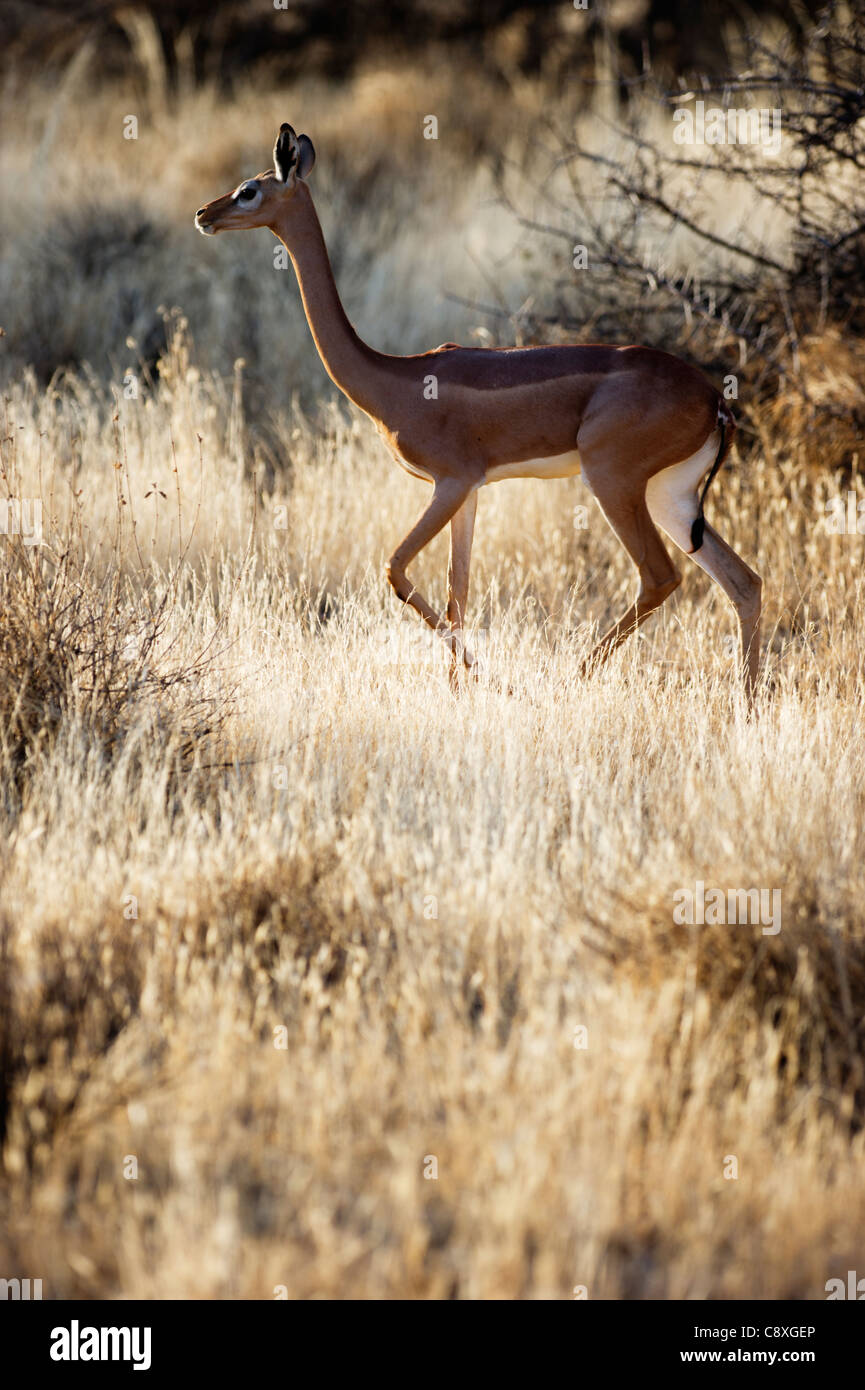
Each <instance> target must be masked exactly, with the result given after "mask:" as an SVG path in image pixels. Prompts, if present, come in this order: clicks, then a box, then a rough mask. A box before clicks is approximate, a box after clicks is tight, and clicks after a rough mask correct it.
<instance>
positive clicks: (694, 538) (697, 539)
mask: <svg viewBox="0 0 865 1390" xmlns="http://www.w3.org/2000/svg"><path fill="white" fill-rule="evenodd" d="M705 529H706V523H705V521H704V520H703V518H702V517H701V516H697V517H695V518H694V520H693V521H692V522H691V554H692V555H693V553H694V551H695V550H699V549H700V546H701V545H702V544H703V532H704V531H705Z"/></svg>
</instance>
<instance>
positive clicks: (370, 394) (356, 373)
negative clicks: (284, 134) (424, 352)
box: [272, 184, 380, 414]
mask: <svg viewBox="0 0 865 1390" xmlns="http://www.w3.org/2000/svg"><path fill="white" fill-rule="evenodd" d="M272 230H273V232H274V233H275V234H276V236H278V237H279V240H280V241H281V242H282V244H283V246H284V247H285V249H286V250H287V251H288V254H289V256H290V257H291V260H292V264H293V265H294V269H295V271H296V272H297V280H298V284H299V285H300V294H301V298H302V300H303V307H304V311H305V313H306V320H307V323H308V324H309V327H310V332H311V333H312V336H313V339H314V340H315V345H316V347H317V348H318V355H319V357H320V358H321V360H322V362H323V364H324V368H325V371H326V372H327V374H328V376H329V377H330V378H331V380H332V381H335V382H336V384H337V386H338V387H339V388H340V390H341V391H344V392H345V394H346V395H347V396H348V397H349V399H350V400H352V401H354V402H355V404H356V405H359V406H360V408H361V409H362V410H366V411H369V412H370V413H373V414H374V413H375V396H376V377H377V371H376V367H377V363H378V360H379V357H380V354H378V353H376V352H374V351H373V349H372V348H370V347H368V346H367V344H366V343H365V342H363V340H362V339H361V338H359V337H358V335H357V333H355V331H354V329H353V328H352V326H351V324H350V323H349V321H348V319H347V317H346V313H345V310H344V309H343V307H342V303H341V302H340V298H339V294H338V292H337V288H336V283H335V281H334V278H333V271H332V270H331V268H330V259H329V257H328V254H327V247H326V246H325V244H324V236H323V235H322V230H321V223H320V222H319V220H318V215H317V213H316V211H315V207H314V206H313V202H312V197H311V195H310V193H309V190H308V189H307V187H306V185H305V184H299V186H298V189H297V193H296V194H295V196H294V198H293V199H292V202H291V207H290V209H287V210H286V212H285V213H284V214H283V217H282V218H281V219H279V220H277V221H276V222H275V223H273V225H272Z"/></svg>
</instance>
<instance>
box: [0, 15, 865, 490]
mask: <svg viewBox="0 0 865 1390" xmlns="http://www.w3.org/2000/svg"><path fill="white" fill-rule="evenodd" d="M278 3H279V6H280V7H277V5H275V4H273V3H270V0H268V2H267V3H265V0H234V2H231V0H229V2H228V3H223V4H216V5H213V4H205V3H203V0H190V3H168V0H146V2H142V3H135V2H134V0H131V2H130V3H126V4H121V5H118V4H111V3H105V2H104V0H90V2H89V3H88V2H87V0H84V3H79V4H68V3H54V2H53V0H48V2H47V3H38V4H37V3H32V2H31V0H17V3H16V0H13V2H12V3H9V4H7V5H5V6H4V8H3V11H2V17H0V51H2V55H3V56H2V69H0V82H2V86H0V116H2V128H3V132H4V140H3V145H2V153H0V187H2V191H3V211H2V214H0V232H2V238H3V258H2V263H0V327H2V328H3V330H4V337H3V338H2V339H0V379H5V380H9V379H10V377H13V376H15V375H17V374H19V373H20V372H21V371H25V370H27V369H32V370H33V371H34V372H35V374H36V378H37V380H38V381H40V382H41V383H47V382H49V381H51V380H52V378H53V377H54V375H55V374H56V373H57V372H64V371H67V370H69V369H74V370H86V371H89V372H90V373H95V374H96V375H97V376H98V377H99V379H101V380H103V381H105V382H107V383H113V384H114V386H115V387H116V386H117V384H118V383H120V382H122V381H123V380H124V379H125V376H126V374H127V373H128V372H130V371H134V372H136V373H137V374H138V375H140V377H141V379H142V381H143V382H144V383H145V384H147V383H150V384H152V382H153V379H154V377H155V375H156V374H158V371H159V365H158V364H159V360H160V356H161V354H162V353H163V352H164V350H165V347H166V342H167V331H166V314H167V313H168V312H169V311H170V310H172V309H178V310H180V311H182V313H183V314H184V315H185V316H186V318H187V320H188V323H189V327H190V332H191V336H192V339H193V341H194V344H195V360H196V361H197V362H199V363H200V364H201V365H203V366H204V367H206V368H208V369H213V370H216V371H219V372H222V373H232V372H235V371H239V372H240V374H241V380H240V385H239V389H240V390H241V392H242V393H243V398H244V403H245V404H247V405H251V406H252V407H254V412H255V416H256V420H257V422H258V423H257V424H256V427H255V429H254V430H253V432H252V438H253V442H254V441H255V439H258V440H259V442H264V441H265V439H266V435H267V428H268V427H267V421H266V415H267V411H268V409H269V408H270V407H272V406H274V407H275V406H278V405H279V404H280V403H282V402H284V401H285V399H286V396H287V393H291V392H296V393H298V399H303V400H305V401H306V402H307V403H310V402H313V401H315V400H317V399H318V398H319V397H320V396H321V394H322V393H324V394H325V395H330V394H331V393H330V384H329V383H328V382H327V379H326V378H325V376H324V374H323V372H322V370H321V368H320V366H319V364H318V361H317V359H316V358H315V356H314V353H313V351H312V348H311V345H310V343H309V339H308V336H307V333H306V328H305V324H304V323H303V321H302V316H301V314H300V310H299V303H298V300H297V298H296V291H295V288H294V285H293V283H291V284H283V283H280V282H279V281H278V280H275V277H274V271H273V265H272V256H271V246H270V245H269V244H268V241H267V239H266V238H265V237H264V236H261V237H258V238H255V239H252V238H246V237H243V238H220V239H219V241H218V243H217V244H216V245H207V246H205V245H204V244H202V243H201V242H200V240H199V239H198V238H197V237H196V235H195V233H194V229H193V227H192V214H193V213H194V210H195V208H196V207H197V206H199V205H200V204H201V203H202V202H204V201H206V200H208V199H210V198H212V197H214V196H216V195H217V194H219V193H222V192H224V191H225V190H226V189H228V188H231V187H233V186H234V185H235V184H236V183H237V182H238V181H239V180H240V179H241V178H242V177H245V176H248V175H251V174H253V173H255V172H257V171H259V170H260V169H262V168H264V167H266V166H267V164H268V162H269V158H270V156H269V150H270V146H271V143H272V139H273V133H274V131H275V129H276V127H277V126H278V124H279V122H280V121H282V120H284V119H290V120H291V121H292V123H293V124H294V125H295V126H297V127H298V129H300V128H303V129H305V130H307V131H308V133H309V134H310V135H311V136H312V138H313V140H314V142H315V144H316V148H317V151H318V166H317V168H316V171H315V173H314V175H313V181H314V191H315V196H316V201H317V204H318V208H319V213H320V216H321V218H322V222H323V224H324V229H325V235H326V238H327V241H328V246H329V250H330V254H331V258H332V262H333V266H334V272H335V275H336V278H337V282H338V285H339V288H340V291H341V293H342V295H343V298H344V301H345V303H346V307H347V310H348V313H349V316H350V317H351V318H352V319H353V321H354V322H355V324H356V325H357V327H358V329H359V331H360V332H361V334H362V335H363V336H364V337H365V338H367V340H368V341H370V342H371V343H373V344H374V345H375V346H377V347H379V348H381V349H383V350H387V351H394V352H411V351H418V350H423V349H425V348H428V347H431V346H434V345H435V344H436V343H438V342H439V341H442V340H445V339H459V340H460V341H464V342H476V343H478V344H490V343H504V344H507V343H513V342H530V341H544V340H551V341H555V340H557V339H558V340H560V339H563V338H564V339H569V340H573V339H577V340H579V339H583V340H592V339H603V340H607V341H613V342H628V341H642V342H648V343H652V344H655V345H659V346H665V347H668V348H670V349H671V350H673V351H678V352H680V353H681V354H682V355H684V356H686V357H689V358H691V359H692V360H694V361H696V362H698V363H699V364H700V365H701V366H703V367H704V368H705V369H706V370H707V371H709V372H711V373H714V374H716V375H727V374H729V373H731V372H732V373H735V374H736V375H737V380H738V381H739V383H740V385H741V396H740V400H741V411H742V414H743V418H744V423H745V431H744V433H743V435H742V436H741V444H742V446H744V445H745V443H746V441H747V439H748V437H749V431H750V437H751V438H752V439H753V440H755V441H756V440H757V439H758V433H759V427H758V423H757V421H756V418H755V419H753V420H751V419H749V415H750V413H751V412H753V411H756V410H759V411H760V412H761V414H762V415H763V416H764V417H765V415H766V413H767V412H768V414H769V415H770V416H771V414H772V412H773V411H776V410H779V409H780V410H781V411H782V412H783V415H784V419H785V421H786V422H787V424H788V425H790V424H792V425H793V426H794V427H795V428H797V429H800V430H808V431H811V432H813V433H814V434H815V437H816V439H817V446H816V447H817V448H819V449H821V450H825V449H827V448H829V449H831V451H832V460H831V461H832V462H834V463H837V464H839V465H840V466H842V467H844V468H847V467H849V466H850V465H851V460H853V457H854V455H855V453H856V444H857V439H858V436H859V434H860V432H861V427H862V424H863V423H865V402H863V391H862V387H861V385H860V383H861V381H862V377H863V373H862V367H863V361H862V354H861V350H860V347H859V342H860V339H861V335H862V332H863V329H865V301H863V296H862V290H861V287H862V285H863V283H865V195H863V190H862V177H861V171H862V168H863V166H865V135H863V129H865V121H863V117H865V30H863V24H862V19H861V15H860V14H859V12H858V10H857V8H856V7H854V6H851V5H850V4H849V3H846V0H830V3H823V4H821V3H818V0H795V3H792V2H790V0H787V2H785V0H756V2H755V3H751V4H748V5H744V4H742V5H730V4H727V3H721V0H706V3H703V4H701V5H699V6H694V5H693V4H690V3H689V2H688V0H608V3H601V0H598V3H592V4H590V5H589V7H588V9H586V10H580V9H577V8H576V7H575V6H574V5H573V4H571V3H564V0H559V3H549V0H474V2H472V0H390V3H379V0H357V2H356V3H351V4H346V5H342V6H339V7H334V6H332V5H330V4H325V3H323V0H284V3H283V0H278ZM700 96H702V97H703V98H704V99H705V100H706V102H707V103H712V102H715V103H717V104H719V105H721V106H722V107H725V108H727V107H730V106H747V107H752V108H753V107H756V108H761V109H762V108H765V109H778V110H779V111H780V112H781V118H782V129H783V144H782V148H781V151H780V153H779V155H777V156H774V157H770V156H767V155H766V153H765V151H764V150H762V149H761V148H759V147H756V148H755V147H753V146H751V147H746V146H729V145H728V146H702V147H682V146H679V145H676V144H675V143H674V142H673V140H672V130H673V125H672V108H673V107H675V106H676V105H677V104H679V103H684V104H690V103H693V101H694V100H695V99H696V98H697V97H700ZM431 114H432V115H435V116H436V118H437V121H438V138H437V139H436V140H435V141H432V140H425V139H424V138H423V122H424V118H425V117H426V116H428V115H431ZM128 116H134V117H135V119H136V122H137V131H136V133H137V138H136V139H134V140H130V139H128V138H124V136H125V133H126V132H127V126H126V124H125V121H126V117H128ZM25 189H26V196H22V190H25ZM576 244H585V245H586V246H587V249H588V253H589V259H590V266H589V270H590V272H591V273H589V274H585V273H584V274H580V273H575V271H574V267H573V264H572V248H573V246H574V245H576ZM291 279H292V277H290V276H289V277H286V280H287V281H288V280H291ZM286 296H288V299H289V303H290V304H291V305H292V308H291V310H290V312H286V307H287V306H286ZM239 362H240V363H242V366H241V367H238V366H237V364H238V363H239ZM271 444H272V440H271Z"/></svg>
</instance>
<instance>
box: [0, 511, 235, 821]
mask: <svg viewBox="0 0 865 1390" xmlns="http://www.w3.org/2000/svg"><path fill="white" fill-rule="evenodd" d="M120 524H121V523H120V521H119V519H118V527H120ZM120 546H121V541H120V530H119V529H118V539H117V543H116V545H115V548H114V556H113V563H112V565H111V566H110V567H109V568H107V569H106V570H105V571H104V573H103V574H102V575H101V577H100V576H99V575H98V574H97V573H96V572H95V571H94V569H93V568H92V567H91V566H90V565H89V564H88V562H87V559H86V558H85V556H84V554H83V552H82V544H81V536H80V534H79V535H74V534H73V536H72V537H71V538H70V539H69V540H68V542H67V543H66V545H65V547H64V548H63V549H62V550H60V549H57V548H55V547H54V546H51V545H48V544H41V545H39V546H38V547H30V546H28V545H27V544H26V543H25V542H24V541H23V540H21V541H19V540H17V539H12V542H11V544H10V546H9V547H8V549H7V556H6V564H5V566H4V568H3V569H2V571H0V638H2V651H3V661H2V667H0V757H2V761H3V766H4V770H5V772H6V774H7V776H8V777H9V779H10V780H9V782H8V783H7V795H8V794H9V793H11V791H12V789H13V788H14V789H15V790H16V791H17V792H18V793H20V792H21V791H22V789H23V787H24V786H25V784H26V781H27V779H28V776H29V775H30V774H32V772H33V769H34V767H36V766H37V765H38V764H39V763H40V761H41V762H44V759H45V757H46V756H47V755H48V753H49V751H50V749H51V747H52V745H53V744H54V743H55V741H56V740H57V738H58V736H59V735H60V734H61V732H62V731H64V729H66V730H68V729H69V727H70V726H74V727H75V728H76V729H77V730H78V731H79V732H80V733H81V735H82V737H83V740H84V743H85V746H86V748H87V750H88V752H89V753H91V754H92V753H93V752H94V751H95V752H96V753H97V754H98V756H99V758H100V759H102V760H104V762H105V763H106V765H108V764H110V763H111V762H112V760H113V759H115V758H116V757H117V756H118V755H119V753H120V752H121V751H123V750H124V749H128V747H129V741H130V738H131V737H133V736H134V738H135V741H136V745H137V748H138V756H139V757H142V756H144V757H146V756H147V741H148V740H149V739H152V740H155V741H156V743H157V744H158V746H159V747H160V748H162V749H165V750H169V751H170V756H171V757H172V758H173V759H174V761H175V764H176V767H177V770H178V773H184V774H185V773H187V772H188V771H189V769H190V768H191V767H192V766H193V765H194V764H195V763H196V762H197V761H199V760H200V759H201V757H202V753H203V752H205V751H206V752H207V753H208V754H209V755H210V756H213V755H214V754H218V752H219V747H220V736H221V734H222V732H223V730H224V727H225V722H226V719H227V715H228V708H229V704H230V694H229V693H228V692H227V691H225V690H222V691H220V690H219V689H217V688H216V687H214V688H213V691H212V692H211V688H210V686H209V684H208V674H209V668H210V667H211V666H212V664H213V661H214V655H215V652H216V636H215V635H214V637H213V638H212V639H211V641H210V642H209V643H206V644H205V645H204V646H203V648H202V649H201V650H200V651H199V652H198V653H197V654H195V655H194V656H193V657H192V658H189V657H185V658H184V659H182V660H178V659H177V658H176V656H175V655H174V654H173V652H172V648H173V646H175V645H176V643H175V642H173V641H172V639H171V637H170V635H169V631H168V629H169V621H170V619H171V616H172V609H173V607H174V605H175V604H176V603H177V598H178V588H179V586H180V584H181V578H182V573H183V565H182V562H181V564H179V565H178V566H177V567H176V568H175V569H174V571H173V572H172V573H170V574H167V575H160V574H159V573H158V572H157V571H155V570H151V571H150V572H149V573H148V572H147V571H146V570H144V568H143V562H142V566H141V567H139V568H138V571H137V573H135V574H133V575H131V576H130V574H129V573H127V571H126V567H125V566H124V564H123V563H122V560H121V556H120Z"/></svg>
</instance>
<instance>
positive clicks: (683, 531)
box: [646, 430, 721, 559]
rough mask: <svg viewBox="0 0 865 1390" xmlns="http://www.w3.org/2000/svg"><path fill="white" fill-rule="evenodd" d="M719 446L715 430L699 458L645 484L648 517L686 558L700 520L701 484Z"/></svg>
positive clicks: (665, 471) (674, 467)
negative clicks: (698, 519) (696, 523)
mask: <svg viewBox="0 0 865 1390" xmlns="http://www.w3.org/2000/svg"><path fill="white" fill-rule="evenodd" d="M720 444H721V434H720V431H719V430H713V431H712V433H711V434H710V435H709V438H708V439H707V440H706V442H705V444H704V445H702V447H701V448H699V449H698V450H697V452H696V454H692V455H691V457H690V458H687V459H683V460H682V462H681V463H674V464H672V465H671V466H670V467H669V468H662V469H661V472H660V473H655V474H654V475H653V476H652V477H651V478H650V479H649V481H648V483H647V484H646V505H647V506H648V508H649V515H650V516H651V518H652V520H653V521H654V522H656V523H657V525H658V526H660V528H661V530H662V531H664V532H666V534H667V535H668V536H669V537H670V540H671V541H673V542H675V544H676V545H677V546H678V547H679V549H680V550H684V551H685V553H686V554H689V553H690V550H691V526H692V524H693V522H694V521H695V520H696V517H697V508H698V505H699V495H698V494H699V487H700V483H701V482H702V480H703V478H704V477H705V476H706V474H707V473H708V471H709V469H710V468H711V467H712V464H713V463H714V462H715V459H716V457H717V454H718V449H719V447H720ZM694 558H695V559H696V556H695V557H694Z"/></svg>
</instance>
